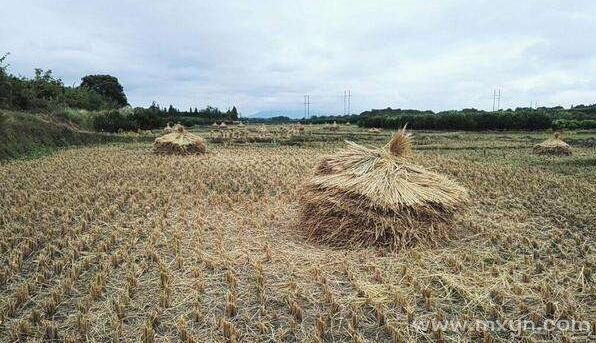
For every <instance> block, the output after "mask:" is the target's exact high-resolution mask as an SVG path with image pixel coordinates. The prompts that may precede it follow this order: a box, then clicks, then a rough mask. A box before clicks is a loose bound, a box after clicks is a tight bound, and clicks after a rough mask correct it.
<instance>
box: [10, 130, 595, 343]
mask: <svg viewBox="0 0 596 343" xmlns="http://www.w3.org/2000/svg"><path fill="white" fill-rule="evenodd" d="M256 128H258V127H256ZM236 129H237V128H236ZM217 130H218V129H213V128H211V127H204V128H199V129H196V130H195V131H197V132H198V133H199V134H201V135H202V136H204V137H209V136H210V135H211V136H213V137H216V135H217V134H216V132H214V133H212V134H209V132H210V131H217ZM267 130H268V132H269V133H270V134H269V135H270V138H272V139H266V138H267V135H266V134H262V136H263V138H264V139H263V140H261V141H260V142H256V143H241V142H233V141H232V140H229V141H226V140H224V141H223V142H222V143H213V142H211V141H210V138H208V140H207V144H208V154H207V155H205V156H156V155H153V154H152V153H151V150H150V148H151V146H150V144H148V143H129V144H119V145H111V146H95V147H86V148H73V149H67V150H63V151H58V152H56V153H55V154H52V155H48V156H45V157H41V158H38V159H34V160H26V161H25V160H19V161H12V162H5V163H3V164H0V180H2V182H1V183H0V194H2V196H1V197H0V208H1V209H2V211H1V212H0V240H1V241H0V259H1V262H2V263H1V264H0V266H1V269H0V341H16V340H18V339H22V340H26V339H28V338H34V339H36V340H37V341H41V340H43V339H48V340H54V341H63V340H69V341H72V342H75V341H81V340H89V341H93V342H105V341H117V340H124V341H137V342H138V341H143V342H152V341H156V342H170V341H171V342H174V341H180V340H181V341H184V342H226V341H228V342H234V341H241V342H392V341H426V340H444V341H468V340H472V341H478V342H498V341H502V342H507V341H511V340H513V339H515V337H516V335H517V333H516V332H514V331H512V330H500V331H490V330H476V329H475V328H473V327H472V328H469V329H468V330H464V331H451V330H448V329H442V330H436V331H433V330H424V329H423V328H422V326H423V325H424V324H425V323H430V322H432V321H442V320H458V321H461V322H466V323H472V322H473V321H475V320H481V321H489V320H490V321H497V320H499V321H505V320H526V321H532V322H534V323H536V325H538V326H540V325H543V324H544V323H545V321H546V320H548V319H565V320H571V319H574V320H576V321H592V324H591V325H592V330H593V325H594V324H593V323H594V322H593V320H594V306H596V298H595V295H594V294H595V288H594V285H595V283H594V281H595V276H594V270H595V268H596V245H595V243H596V241H595V236H594V225H595V224H596V206H594V199H596V188H595V187H596V149H595V145H594V139H595V138H594V137H595V135H594V132H577V133H565V137H564V138H565V139H566V141H568V142H569V143H571V145H572V148H573V155H572V156H570V157H548V156H536V155H532V154H531V147H532V145H533V144H535V143H537V142H540V141H541V140H543V139H545V138H546V137H547V136H548V135H549V133H526V132H519V133H518V132H516V133H465V132H456V133H439V132H414V139H413V142H414V147H415V149H416V155H415V157H414V160H415V161H416V162H417V163H419V164H421V165H423V166H426V167H428V168H430V169H432V170H436V171H439V172H441V173H445V174H447V175H449V176H450V177H452V178H454V179H456V180H458V181H459V182H460V183H462V184H463V185H465V186H466V187H467V188H468V189H469V191H470V193H471V197H472V199H473V200H472V203H471V204H470V206H469V207H468V209H467V211H466V212H464V213H462V214H460V215H458V216H457V218H456V224H455V225H454V227H453V234H452V239H451V240H449V241H445V242H443V244H442V245H440V246H438V247H428V246H418V247H415V248H411V249H407V250H402V251H397V252H391V251H388V250H382V249H376V248H369V249H358V250H350V249H337V248H331V247H328V246H322V245H318V244H315V243H311V242H309V241H308V240H307V239H305V237H304V234H303V232H302V231H301V228H300V227H299V225H297V224H298V222H297V217H298V206H299V203H298V191H299V188H300V184H301V182H302V181H303V180H304V179H305V178H308V177H309V175H311V173H312V168H313V167H314V165H315V163H316V162H317V161H318V160H319V159H320V158H321V157H322V156H324V155H325V154H328V153H332V152H333V151H336V150H337V149H339V148H341V147H342V146H343V142H342V141H343V140H344V139H351V140H355V141H358V142H360V143H364V144H371V145H382V144H384V143H385V142H386V141H387V140H388V138H389V137H390V132H389V131H384V132H382V133H371V132H368V131H365V130H363V129H359V128H357V127H356V126H342V127H340V129H339V130H338V131H336V132H330V131H329V130H328V129H325V128H323V127H320V126H318V127H309V126H307V127H306V130H305V131H306V132H305V133H304V134H289V133H283V134H282V133H281V130H282V128H281V127H267ZM284 130H289V129H288V127H286V128H284ZM274 131H275V132H277V131H279V132H280V133H275V134H274V133H272V132H274ZM584 329H585V327H584ZM588 330H589V329H588ZM592 334H594V333H593V332H592ZM521 336H522V337H524V339H525V340H526V341H528V342H530V341H536V342H539V341H557V342H558V341H561V340H562V339H563V341H566V342H569V340H567V339H571V338H576V339H577V341H587V340H588V338H587V337H588V334H587V332H586V331H583V332H582V331H575V332H570V331H569V332H562V331H561V330H555V331H552V332H537V331H534V332H531V331H522V332H521Z"/></svg>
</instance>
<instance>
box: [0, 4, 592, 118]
mask: <svg viewBox="0 0 596 343" xmlns="http://www.w3.org/2000/svg"><path fill="white" fill-rule="evenodd" d="M595 18H596V1H594V0H568V1H549V0H540V1H532V0H515V1H505V0H502V1H494V0H492V1H481V0H474V1H472V0H470V1H455V0H453V1H448V0H445V1H399V0H391V1H374V0H368V1H363V0H360V1H329V0H325V1H299V0H294V1H275V0H272V1H171V0H169V1H148V0H143V1H141V0H139V1H124V0H119V1H113V0H102V1H63V0H53V1H43V0H38V1H29V0H18V1H7V2H6V3H4V4H3V6H2V9H1V12H0V54H1V53H3V52H10V56H9V58H8V62H9V63H10V65H11V67H10V70H11V71H12V72H13V73H17V74H21V75H26V76H31V75H32V74H33V69H34V68H44V69H52V70H53V71H54V74H55V75H56V76H58V77H60V78H62V79H63V80H64V82H65V83H66V84H69V85H70V84H78V83H79V82H80V78H81V77H82V76H84V75H86V74H96V73H97V74H112V75H114V76H116V77H118V78H119V80H120V82H121V83H122V85H123V86H124V89H125V91H126V94H127V96H128V99H129V101H130V102H131V104H132V105H133V106H147V105H149V104H150V103H151V101H153V100H155V101H157V102H158V103H160V104H161V105H169V104H174V105H175V106H177V107H180V108H183V109H185V108H188V107H189V106H191V105H192V106H198V107H204V106H206V105H213V106H218V107H220V108H223V109H225V108H227V107H228V106H231V105H236V106H237V107H238V109H239V110H240V111H241V113H243V114H245V115H247V114H251V113H255V112H258V111H269V110H294V111H298V112H299V113H301V111H302V109H303V104H302V102H303V95H304V94H306V93H308V94H310V99H311V102H312V105H311V108H312V110H313V112H315V113H332V114H342V112H343V91H344V90H346V89H350V90H351V91H352V94H353V96H352V108H353V111H354V112H361V111H363V110H366V109H370V108H385V107H388V106H391V107H393V108H417V109H432V110H446V109H460V108H465V107H476V108H483V109H490V108H491V106H492V90H493V89H494V88H497V87H501V88H502V100H501V105H502V107H516V106H529V105H530V102H531V101H533V102H538V105H546V106H552V105H563V106H566V107H567V106H569V105H571V104H579V103H596V80H595V78H594V75H596V44H595V42H596V22H595Z"/></svg>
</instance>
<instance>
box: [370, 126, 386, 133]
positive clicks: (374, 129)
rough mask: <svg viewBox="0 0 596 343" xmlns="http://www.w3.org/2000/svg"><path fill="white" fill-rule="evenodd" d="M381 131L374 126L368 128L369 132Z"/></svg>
mask: <svg viewBox="0 0 596 343" xmlns="http://www.w3.org/2000/svg"><path fill="white" fill-rule="evenodd" d="M382 131H383V130H381V129H378V128H376V127H373V128H370V129H368V132H371V133H381V132H382Z"/></svg>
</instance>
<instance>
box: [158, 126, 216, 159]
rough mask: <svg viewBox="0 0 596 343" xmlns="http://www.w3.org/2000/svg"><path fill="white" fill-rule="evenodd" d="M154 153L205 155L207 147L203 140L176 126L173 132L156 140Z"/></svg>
mask: <svg viewBox="0 0 596 343" xmlns="http://www.w3.org/2000/svg"><path fill="white" fill-rule="evenodd" d="M153 151H154V152H155V153H158V154H181V155H183V154H204V153H205V152H206V147H205V140H203V138H201V137H199V136H197V135H194V134H192V133H190V132H188V130H186V128H184V126H182V125H180V124H176V125H174V128H173V132H171V133H168V134H166V135H163V136H161V137H158V138H156V139H155V142H154V143H153Z"/></svg>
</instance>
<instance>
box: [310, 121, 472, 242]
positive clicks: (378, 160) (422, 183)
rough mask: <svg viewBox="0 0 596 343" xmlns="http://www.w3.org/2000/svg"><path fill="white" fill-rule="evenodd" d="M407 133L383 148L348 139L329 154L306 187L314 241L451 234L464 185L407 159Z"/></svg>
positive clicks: (401, 239)
mask: <svg viewBox="0 0 596 343" xmlns="http://www.w3.org/2000/svg"><path fill="white" fill-rule="evenodd" d="M410 149H411V148H410V142H409V135H408V134H406V133H405V131H404V130H400V131H398V133H397V134H396V135H395V136H394V137H393V139H392V141H391V142H390V143H389V144H388V145H387V146H386V147H385V148H384V149H371V148H366V147H364V146H361V145H358V144H355V143H352V142H348V147H347V148H346V149H345V150H343V151H341V152H339V153H338V154H336V155H335V156H331V157H328V158H325V159H324V160H323V161H321V163H319V165H318V166H317V168H316V170H315V176H314V177H313V178H312V179H310V180H309V181H308V182H307V183H306V184H305V185H304V189H303V192H302V199H301V200H302V208H301V227H303V228H305V229H306V231H307V234H308V236H309V237H310V238H311V239H314V240H316V241H319V242H322V243H327V244H331V245H338V246H349V247H362V246H372V245H381V246H388V247H391V248H393V249H395V248H400V247H404V246H410V245H413V244H416V243H418V242H429V243H432V242H436V241H438V240H440V239H442V238H445V237H447V235H448V233H449V231H450V225H449V223H450V221H451V220H452V217H453V214H454V213H455V212H456V211H457V210H458V209H460V208H461V207H462V206H463V204H464V203H465V202H466V201H467V198H468V195H467V191H466V189H465V188H463V187H462V186H460V185H458V184H457V183H455V182H454V181H452V180H450V179H448V178H447V177H445V176H443V175H440V174H436V173H433V172H431V171H428V170H426V169H424V168H422V167H419V166H417V165H415V164H413V163H411V162H410V161H409V160H408V154H409V152H410Z"/></svg>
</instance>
